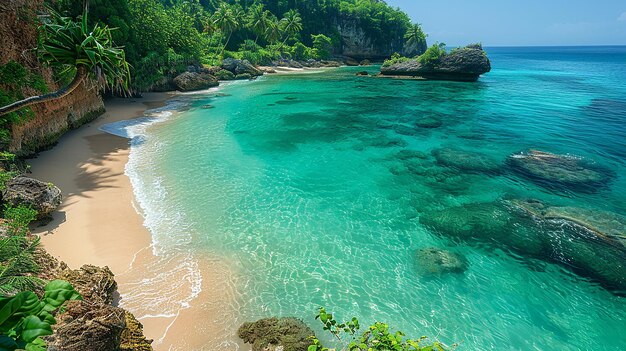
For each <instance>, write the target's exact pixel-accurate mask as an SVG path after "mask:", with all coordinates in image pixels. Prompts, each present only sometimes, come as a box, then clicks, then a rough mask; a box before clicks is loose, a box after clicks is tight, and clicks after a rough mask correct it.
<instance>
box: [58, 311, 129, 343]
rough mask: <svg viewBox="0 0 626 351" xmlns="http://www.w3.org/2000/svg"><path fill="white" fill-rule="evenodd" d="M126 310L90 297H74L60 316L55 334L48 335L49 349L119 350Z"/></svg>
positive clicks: (124, 325)
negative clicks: (86, 298)
mask: <svg viewBox="0 0 626 351" xmlns="http://www.w3.org/2000/svg"><path fill="white" fill-rule="evenodd" d="M124 313H125V312H124V310H123V309H121V308H118V307H113V306H111V305H104V304H93V303H90V302H87V301H70V302H69V303H68V304H67V305H66V306H65V308H64V312H63V313H61V314H59V315H57V316H56V320H57V324H56V325H55V326H54V334H53V335H51V336H50V337H47V338H46V341H47V343H48V350H49V351H104V350H111V351H113V350H119V346H120V343H121V335H122V331H123V330H124V328H125V327H126V321H125V314H124Z"/></svg>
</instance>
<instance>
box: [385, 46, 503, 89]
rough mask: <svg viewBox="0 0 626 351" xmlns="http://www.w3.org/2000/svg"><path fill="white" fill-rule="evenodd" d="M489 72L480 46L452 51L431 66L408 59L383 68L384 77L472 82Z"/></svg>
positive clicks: (487, 61) (488, 66)
mask: <svg viewBox="0 0 626 351" xmlns="http://www.w3.org/2000/svg"><path fill="white" fill-rule="evenodd" d="M489 71H491V62H490V61H489V58H488V57H487V54H486V53H485V51H484V50H483V48H482V46H480V45H469V46H466V47H464V48H460V49H455V50H452V52H450V53H449V54H447V55H445V56H444V57H443V58H441V60H440V61H439V62H438V63H437V64H435V65H433V66H425V65H422V64H421V63H420V62H419V61H418V60H417V59H410V60H407V61H405V62H399V63H395V64H392V65H390V66H386V67H385V66H383V67H381V69H380V73H381V74H382V75H384V76H401V77H402V76H403V77H422V78H425V79H432V80H452V81H462V82H474V81H476V80H478V77H480V75H481V74H485V73H487V72H489Z"/></svg>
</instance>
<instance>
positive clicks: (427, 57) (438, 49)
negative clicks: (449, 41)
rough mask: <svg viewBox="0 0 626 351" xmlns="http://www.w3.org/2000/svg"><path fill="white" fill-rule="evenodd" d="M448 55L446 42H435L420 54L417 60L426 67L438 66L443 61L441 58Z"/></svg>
mask: <svg viewBox="0 0 626 351" xmlns="http://www.w3.org/2000/svg"><path fill="white" fill-rule="evenodd" d="M445 56H446V44H443V43H435V44H433V45H432V46H431V47H429V48H428V50H426V52H425V53H423V54H422V55H420V56H419V57H418V58H417V60H418V61H419V63H420V64H421V65H422V66H424V67H429V68H432V67H436V66H437V65H438V64H439V63H441V59H443V58H444V57H445Z"/></svg>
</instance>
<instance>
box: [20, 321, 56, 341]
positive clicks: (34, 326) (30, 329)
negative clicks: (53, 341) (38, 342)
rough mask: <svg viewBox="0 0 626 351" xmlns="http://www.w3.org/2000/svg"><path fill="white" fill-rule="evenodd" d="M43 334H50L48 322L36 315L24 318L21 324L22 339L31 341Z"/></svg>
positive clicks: (50, 329)
mask: <svg viewBox="0 0 626 351" xmlns="http://www.w3.org/2000/svg"><path fill="white" fill-rule="evenodd" d="M44 335H52V327H51V326H50V324H48V323H46V322H44V321H42V320H41V319H39V317H37V316H28V317H26V318H24V322H23V324H22V339H24V341H26V342H28V343H31V342H33V341H34V340H35V339H37V338H38V337H40V336H44Z"/></svg>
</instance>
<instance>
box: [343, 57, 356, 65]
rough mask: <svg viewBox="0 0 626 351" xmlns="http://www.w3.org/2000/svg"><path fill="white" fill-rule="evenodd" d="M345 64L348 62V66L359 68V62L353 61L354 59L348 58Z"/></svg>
mask: <svg viewBox="0 0 626 351" xmlns="http://www.w3.org/2000/svg"><path fill="white" fill-rule="evenodd" d="M345 62H346V65H347V66H358V65H359V61H357V60H355V59H353V58H352V57H346V59H345Z"/></svg>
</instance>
